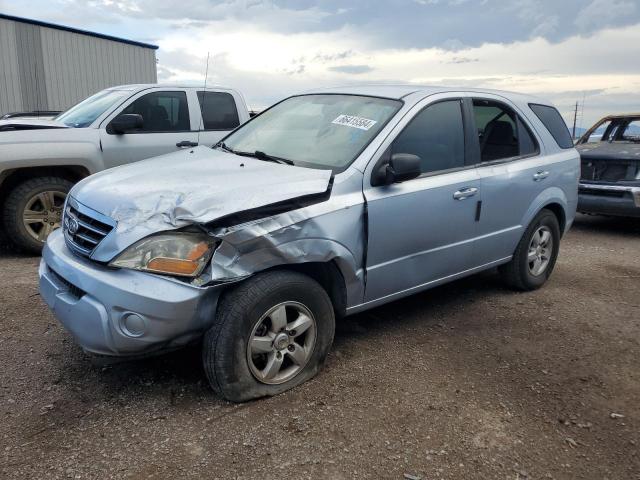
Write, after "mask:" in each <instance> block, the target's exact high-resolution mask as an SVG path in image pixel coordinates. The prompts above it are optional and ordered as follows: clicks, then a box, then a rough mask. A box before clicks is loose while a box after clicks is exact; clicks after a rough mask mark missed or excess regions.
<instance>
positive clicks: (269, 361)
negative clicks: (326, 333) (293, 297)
mask: <svg viewBox="0 0 640 480" xmlns="http://www.w3.org/2000/svg"><path fill="white" fill-rule="evenodd" d="M316 335H317V326H316V319H315V317H314V316H313V314H312V313H311V311H310V310H309V309H308V308H307V307H305V306H304V305H302V304H301V303H298V302H284V303H280V304H278V305H276V306H275V307H272V308H271V309H269V310H268V311H267V312H266V313H265V314H264V315H263V316H262V317H261V318H260V320H258V322H257V323H256V325H255V326H254V327H253V331H252V332H251V335H250V337H249V342H248V345H247V361H248V364H249V369H250V370H251V373H252V374H253V376H254V377H255V378H256V380H258V381H259V382H262V383H266V384H271V385H275V384H280V383H284V382H287V381H289V380H291V379H292V378H293V377H295V376H296V375H297V374H298V373H300V372H301V371H302V370H303V369H304V367H305V366H306V365H307V363H308V362H309V359H310V358H311V355H312V354H313V349H314V346H315V341H316Z"/></svg>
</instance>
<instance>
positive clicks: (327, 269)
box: [263, 260, 347, 318]
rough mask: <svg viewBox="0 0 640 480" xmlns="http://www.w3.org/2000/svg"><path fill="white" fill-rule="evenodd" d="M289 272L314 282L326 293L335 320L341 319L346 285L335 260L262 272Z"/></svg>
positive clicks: (285, 265) (282, 266)
mask: <svg viewBox="0 0 640 480" xmlns="http://www.w3.org/2000/svg"><path fill="white" fill-rule="evenodd" d="M274 270H289V271H293V272H297V273H301V274H303V275H307V276H308V277H310V278H311V279H313V280H315V281H316V282H318V283H319V284H320V286H321V287H322V288H323V289H324V290H325V291H326V292H327V295H329V298H330V299H331V303H332V304H333V309H334V311H335V314H336V317H337V318H342V317H344V316H345V315H346V311H347V284H346V282H345V279H344V276H343V274H342V271H341V270H340V267H339V266H338V263H337V262H336V260H329V261H328V262H305V263H294V264H283V265H277V266H275V267H272V268H269V269H267V270H263V271H274Z"/></svg>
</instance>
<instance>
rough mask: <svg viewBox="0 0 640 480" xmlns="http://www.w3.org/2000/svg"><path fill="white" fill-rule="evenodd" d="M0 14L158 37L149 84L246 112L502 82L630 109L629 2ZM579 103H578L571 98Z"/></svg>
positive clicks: (636, 69) (639, 68)
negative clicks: (319, 95)
mask: <svg viewBox="0 0 640 480" xmlns="http://www.w3.org/2000/svg"><path fill="white" fill-rule="evenodd" d="M0 12H2V13H6V14H10V15H17V16H23V17H28V18H35V19H38V20H43V21H48V22H53V23H59V24H63V25H68V26H73V27H76V28H82V29H86V30H92V31H96V32H100V33H105V34H110V35H115V36H120V37H124V38H129V39H133V40H138V41H143V42H148V43H152V44H155V45H158V46H159V47H160V48H159V50H158V51H157V60H158V81H159V82H163V83H175V82H181V83H188V84H198V85H201V84H203V83H204V77H205V70H206V68H205V67H206V59H207V56H209V69H208V78H207V83H208V84H209V85H212V84H218V85H224V86H229V87H233V88H237V89H239V90H240V91H242V92H243V94H244V95H245V98H246V99H247V101H248V103H249V105H250V106H251V107H252V108H255V109H260V108H264V107H266V106H268V105H270V104H272V103H274V102H275V101H278V100H280V99H282V98H284V97H286V96H288V95H291V94H294V93H298V92H301V91H305V90H309V89H312V88H316V87H324V86H336V85H352V84H371V83H374V84H382V83H411V84H416V85H418V84H422V85H447V86H473V87H481V88H482V87H484V88H497V89H502V90H513V91H518V92H524V93H529V94H533V95H537V96H541V97H544V98H546V99H549V100H551V101H552V102H554V103H555V104H556V105H557V106H558V108H559V109H560V111H561V113H562V114H563V116H564V117H565V119H566V120H567V122H568V123H571V122H572V121H573V110H574V106H575V102H576V101H578V102H580V104H581V107H580V109H579V110H580V112H579V113H582V112H583V114H582V115H581V116H580V117H579V118H578V126H583V127H585V128H586V127H588V126H590V125H591V124H593V123H594V122H595V121H596V120H597V119H599V118H600V117H602V116H604V115H606V114H609V113H620V112H628V111H640V0H387V1H379V0H326V1H314V0H226V1H213V0H84V1H82V0H28V1H27V0H24V1H22V0H0ZM583 102H584V104H583Z"/></svg>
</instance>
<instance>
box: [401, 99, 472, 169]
mask: <svg viewBox="0 0 640 480" xmlns="http://www.w3.org/2000/svg"><path fill="white" fill-rule="evenodd" d="M391 152H392V153H394V154H395V153H410V154H412V155H417V156H418V157H420V160H421V166H422V168H421V171H422V173H431V172H437V171H440V170H449V169H451V168H459V167H463V166H464V127H463V124H462V110H461V104H460V100H451V101H445V102H439V103H436V104H434V105H431V106H429V107H427V108H425V109H424V110H422V111H421V112H420V113H418V114H417V115H416V116H415V117H414V118H413V120H411V122H410V123H409V125H407V126H406V127H405V129H404V130H403V131H402V132H401V133H400V134H399V135H398V136H397V137H396V139H395V141H394V142H393V145H392V147H391Z"/></svg>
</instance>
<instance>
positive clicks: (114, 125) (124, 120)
mask: <svg viewBox="0 0 640 480" xmlns="http://www.w3.org/2000/svg"><path fill="white" fill-rule="evenodd" d="M143 123H144V122H143V119H142V115H139V114H137V113H123V114H122V115H118V116H117V117H116V118H114V119H113V120H111V123H110V124H109V126H110V127H111V130H113V132H114V133H117V134H118V135H122V134H123V133H129V132H134V131H136V130H140V129H142V125H143Z"/></svg>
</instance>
